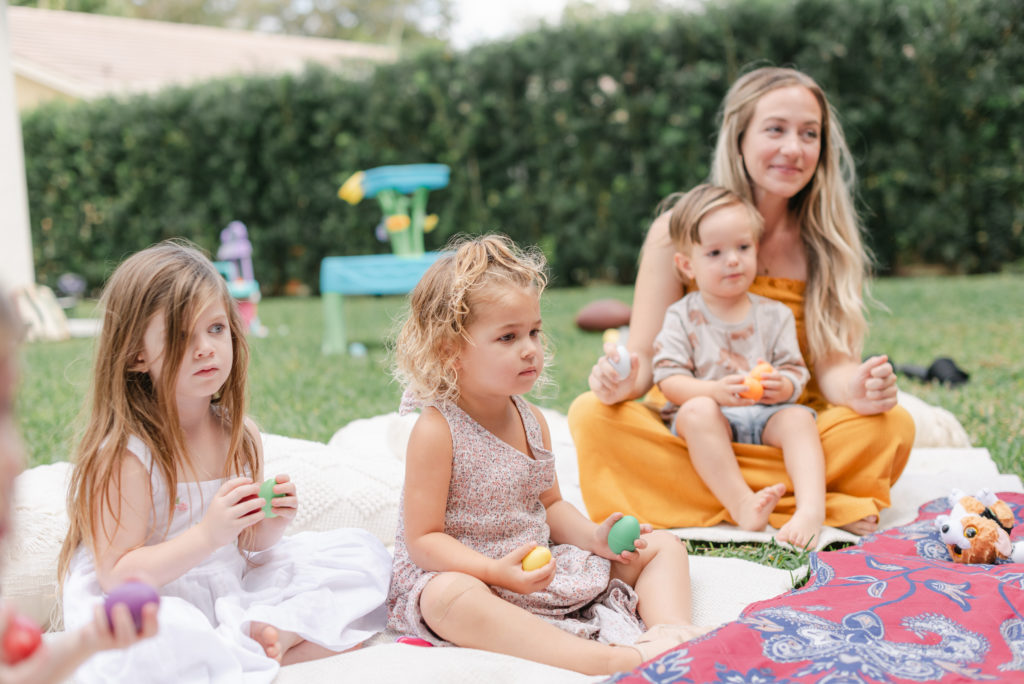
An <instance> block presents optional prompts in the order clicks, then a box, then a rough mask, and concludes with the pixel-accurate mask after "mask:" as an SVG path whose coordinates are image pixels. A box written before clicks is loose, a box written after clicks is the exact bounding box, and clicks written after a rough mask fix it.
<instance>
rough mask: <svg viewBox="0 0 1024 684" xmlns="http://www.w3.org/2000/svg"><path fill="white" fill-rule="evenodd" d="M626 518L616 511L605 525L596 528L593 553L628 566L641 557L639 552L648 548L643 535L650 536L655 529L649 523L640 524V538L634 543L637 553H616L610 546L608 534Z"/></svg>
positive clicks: (607, 519) (605, 521) (606, 519)
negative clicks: (613, 526) (616, 524)
mask: <svg viewBox="0 0 1024 684" xmlns="http://www.w3.org/2000/svg"><path fill="white" fill-rule="evenodd" d="M624 517H626V516H625V514H623V513H620V512H618V511H616V512H615V513H612V514H611V515H609V516H608V517H607V518H605V520H604V522H603V523H601V524H600V525H598V526H596V527H595V528H594V545H593V547H591V549H590V551H591V552H592V553H594V554H595V555H597V556H600V557H601V558H607V559H608V560H610V561H616V562H619V563H625V564H626V565H628V564H629V563H630V561H632V560H633V559H634V558H639V557H640V554H639V553H637V551H640V549H644V548H647V540H646V539H644V538H643V535H645V534H649V533H650V532H652V531H653V530H654V528H653V527H651V526H650V525H648V524H647V523H640V538H639V539H637V540H636V541H634V542H633V546H634V547H636V551H623V552H622V553H615V552H614V551H612V549H611V547H610V546H608V533H609V532H610V531H611V529H612V525H614V524H615V523H617V522H618V521H619V520H621V519H622V518H624Z"/></svg>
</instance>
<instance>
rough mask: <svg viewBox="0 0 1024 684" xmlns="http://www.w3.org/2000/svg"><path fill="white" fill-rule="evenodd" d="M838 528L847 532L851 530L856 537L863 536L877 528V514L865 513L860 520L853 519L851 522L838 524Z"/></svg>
mask: <svg viewBox="0 0 1024 684" xmlns="http://www.w3.org/2000/svg"><path fill="white" fill-rule="evenodd" d="M839 529H841V530H846V531H847V532H853V533H854V534H855V535H857V536H858V537H863V536H864V535H866V534H872V533H873V532H874V531H875V530H877V529H878V516H877V515H866V516H864V517H863V518H861V519H860V520H854V521H853V522H852V523H847V524H846V525H840V526H839Z"/></svg>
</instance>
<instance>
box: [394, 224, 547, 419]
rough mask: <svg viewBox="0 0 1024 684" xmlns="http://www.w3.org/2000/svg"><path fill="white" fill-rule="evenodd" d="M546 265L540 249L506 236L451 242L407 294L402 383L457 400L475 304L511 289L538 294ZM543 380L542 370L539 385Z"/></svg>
mask: <svg viewBox="0 0 1024 684" xmlns="http://www.w3.org/2000/svg"><path fill="white" fill-rule="evenodd" d="M545 267H546V260H545V259H544V255H543V254H542V253H541V252H540V250H538V249H535V248H533V249H526V250H523V249H520V248H518V247H517V246H516V245H515V244H514V243H513V242H512V241H511V240H510V239H509V238H507V237H505V236H503V235H484V236H480V237H472V238H471V237H465V236H460V237H456V238H455V239H454V240H452V241H451V242H449V244H448V246H447V247H446V248H445V254H443V255H442V256H441V257H440V258H439V259H438V260H437V261H436V262H434V264H433V265H431V267H430V268H429V269H427V272H426V273H424V274H423V278H421V279H420V281H419V283H418V284H417V285H416V287H415V288H414V289H413V291H412V293H411V294H410V295H409V313H408V316H407V318H406V319H405V322H404V323H403V324H402V327H401V330H400V332H399V333H398V337H397V340H396V342H395V347H394V356H395V365H394V376H395V378H396V379H397V380H398V382H399V383H400V384H401V385H402V386H403V387H405V388H406V391H408V392H409V393H410V394H411V395H412V396H413V397H414V398H415V399H417V400H419V401H421V402H426V403H434V402H436V403H442V402H453V401H456V400H457V399H458V397H459V384H458V383H459V374H458V370H457V369H456V367H455V366H456V360H457V359H458V355H459V350H460V349H461V346H462V345H463V344H465V343H467V342H468V340H469V337H468V334H467V332H466V326H468V325H469V324H470V323H472V322H473V320H474V313H475V312H476V311H478V310H479V309H478V308H477V307H479V306H480V305H481V304H483V303H486V302H487V301H493V300H494V299H496V298H498V297H500V296H501V293H502V291H504V290H507V289H509V288H533V289H535V290H536V292H537V296H538V297H539V296H540V295H541V293H542V292H543V291H544V288H545V287H546V286H547V282H548V279H547V274H546V273H545ZM541 339H542V340H545V338H543V337H542V338H541ZM545 347H546V345H545ZM545 351H547V349H545ZM543 379H544V375H543V374H542V376H541V379H539V380H538V383H541V381H542V380H543Z"/></svg>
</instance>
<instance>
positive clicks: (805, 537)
mask: <svg viewBox="0 0 1024 684" xmlns="http://www.w3.org/2000/svg"><path fill="white" fill-rule="evenodd" d="M824 522H825V516H824V514H822V515H815V514H811V513H806V512H804V511H801V510H800V509H799V508H798V509H797V511H796V513H794V514H793V517H792V518H790V519H789V520H788V521H786V524H785V525H783V526H782V528H781V529H779V533H778V534H777V535H776V536H775V539H776V540H777V541H780V542H785V543H787V544H792V545H793V546H795V547H797V548H798V549H803V548H805V547H807V545H808V544H810V543H811V540H812V539H817V538H819V537H820V535H821V525H822V523H824Z"/></svg>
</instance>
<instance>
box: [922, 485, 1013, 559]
mask: <svg viewBox="0 0 1024 684" xmlns="http://www.w3.org/2000/svg"><path fill="white" fill-rule="evenodd" d="M949 503H950V505H952V507H953V509H952V510H951V511H950V512H949V515H940V516H939V517H937V518H936V519H935V524H936V526H937V527H938V528H939V538H940V539H941V540H942V542H943V543H944V544H945V545H946V547H947V548H948V549H949V555H950V556H952V558H953V562H954V563H989V564H991V563H996V562H998V561H1000V560H1010V561H1011V562H1013V563H1024V541H1019V542H1016V543H1011V541H1010V531H1011V530H1012V529H1013V526H1014V524H1015V520H1014V517H1013V511H1011V510H1010V506H1009V505H1008V504H1007V503H1006V502H1005V501H1001V500H1000V499H999V498H997V497H996V495H995V494H993V493H992V492H990V491H989V490H987V489H983V490H981V491H980V492H978V495H977V496H967V495H965V494H964V493H963V492H962V491H960V490H959V489H954V490H953V493H952V494H950V496H949Z"/></svg>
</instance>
